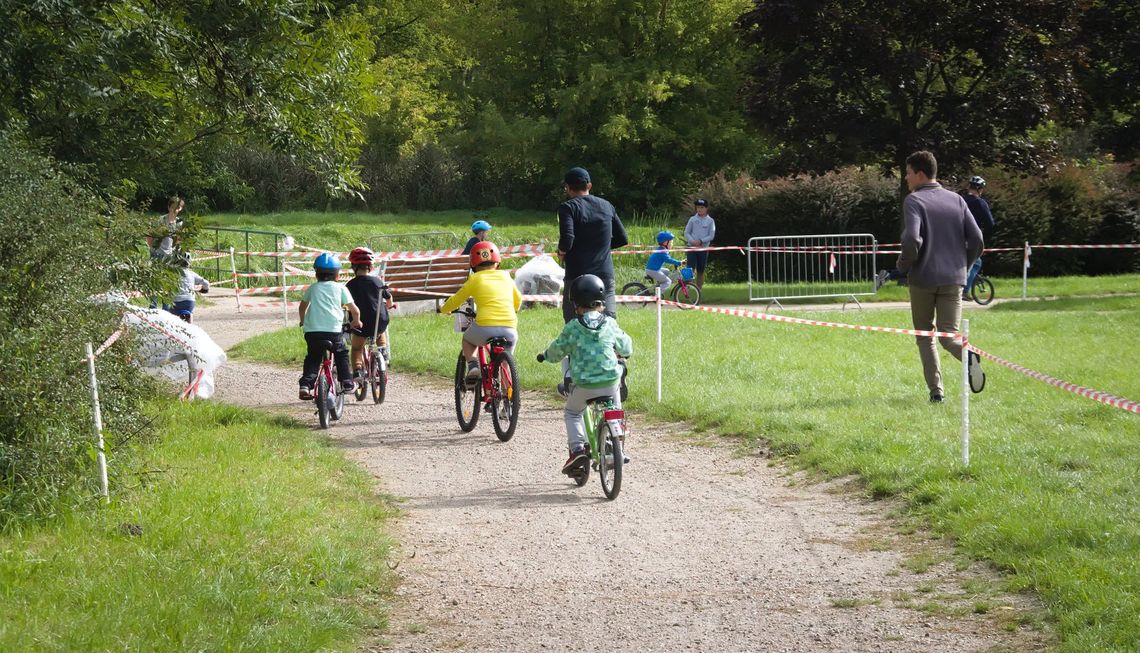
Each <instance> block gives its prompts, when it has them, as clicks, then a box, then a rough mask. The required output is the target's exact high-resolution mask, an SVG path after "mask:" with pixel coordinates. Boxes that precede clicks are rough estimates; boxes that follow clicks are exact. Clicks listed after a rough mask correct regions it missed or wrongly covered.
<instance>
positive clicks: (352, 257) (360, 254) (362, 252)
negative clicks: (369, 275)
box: [348, 247, 373, 265]
mask: <svg viewBox="0 0 1140 653" xmlns="http://www.w3.org/2000/svg"><path fill="white" fill-rule="evenodd" d="M372 257H373V254H372V250H370V249H368V248H367V247H357V248H356V249H354V250H352V251H351V252H349V253H348V262H349V264H351V265H371V264H372Z"/></svg>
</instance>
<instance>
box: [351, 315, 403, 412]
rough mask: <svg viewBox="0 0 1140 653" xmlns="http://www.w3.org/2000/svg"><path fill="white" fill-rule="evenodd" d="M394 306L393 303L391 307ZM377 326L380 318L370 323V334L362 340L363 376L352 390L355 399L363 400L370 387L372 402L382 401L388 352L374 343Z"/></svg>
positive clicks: (376, 337) (376, 338) (385, 385)
mask: <svg viewBox="0 0 1140 653" xmlns="http://www.w3.org/2000/svg"><path fill="white" fill-rule="evenodd" d="M381 301H383V299H381ZM395 307H396V305H395V304H393V305H392V308H393V309H394V308H395ZM379 328H380V320H376V322H375V323H373V325H372V336H371V337H370V338H368V339H367V340H366V341H365V342H364V352H363V354H364V376H363V377H362V378H361V379H360V381H359V383H357V384H356V390H355V391H354V394H355V395H356V400H357V401H364V397H365V395H367V393H368V389H369V388H370V387H371V389H372V403H374V404H382V403H384V393H385V392H386V391H387V388H388V352H387V348H386V347H381V346H380V345H378V344H376V343H377V341H378V340H379V334H378V333H377V330H378V329H379Z"/></svg>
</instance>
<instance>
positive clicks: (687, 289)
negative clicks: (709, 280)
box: [669, 283, 701, 306]
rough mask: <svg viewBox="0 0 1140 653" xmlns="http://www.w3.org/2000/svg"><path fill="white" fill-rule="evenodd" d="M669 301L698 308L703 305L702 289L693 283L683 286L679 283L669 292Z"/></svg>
mask: <svg viewBox="0 0 1140 653" xmlns="http://www.w3.org/2000/svg"><path fill="white" fill-rule="evenodd" d="M669 299H672V300H673V301H675V302H677V303H678V304H685V305H686V306H696V305H698V304H700V303H701V289H700V288H697V287H696V286H695V285H693V284H691V283H686V284H685V285H683V286H682V285H681V284H679V283H678V284H675V285H674V286H673V290H671V291H669Z"/></svg>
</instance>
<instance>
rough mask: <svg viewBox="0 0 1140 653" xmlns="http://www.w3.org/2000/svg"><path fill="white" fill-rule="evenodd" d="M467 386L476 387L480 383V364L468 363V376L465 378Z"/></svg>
mask: <svg viewBox="0 0 1140 653" xmlns="http://www.w3.org/2000/svg"><path fill="white" fill-rule="evenodd" d="M464 379H465V380H466V381H467V385H475V384H476V383H478V382H479V362H478V361H467V376H466V377H464Z"/></svg>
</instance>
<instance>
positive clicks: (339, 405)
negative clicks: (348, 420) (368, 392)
mask: <svg viewBox="0 0 1140 653" xmlns="http://www.w3.org/2000/svg"><path fill="white" fill-rule="evenodd" d="M329 417H332V418H333V419H334V420H340V418H342V417H344V391H342V390H338V389H333V405H332V410H331V411H329Z"/></svg>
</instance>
